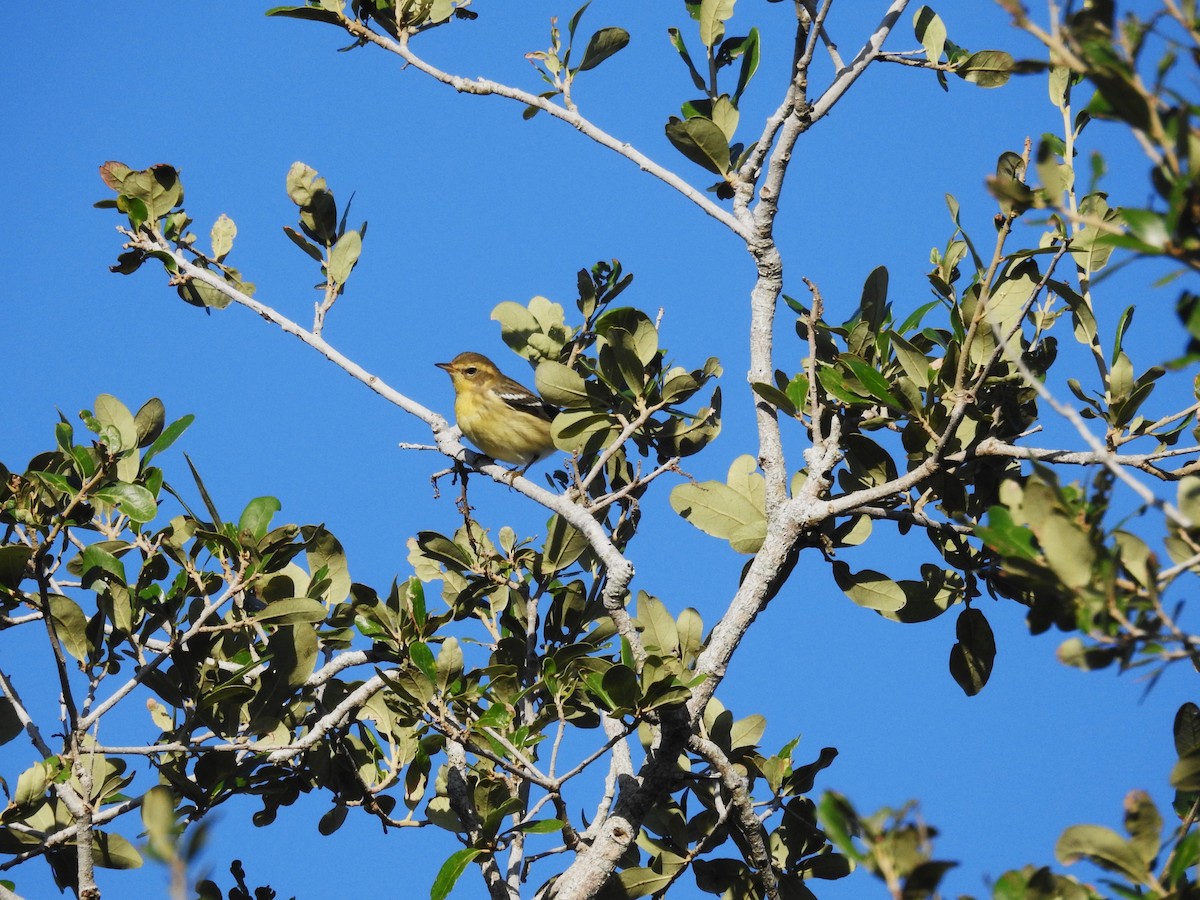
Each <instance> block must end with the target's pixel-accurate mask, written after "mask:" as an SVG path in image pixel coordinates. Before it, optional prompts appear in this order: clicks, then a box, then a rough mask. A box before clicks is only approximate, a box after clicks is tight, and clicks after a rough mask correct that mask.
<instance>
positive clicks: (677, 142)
mask: <svg viewBox="0 0 1200 900" xmlns="http://www.w3.org/2000/svg"><path fill="white" fill-rule="evenodd" d="M666 132H667V140H669V141H670V142H671V144H672V145H673V146H674V147H675V149H676V150H678V151H679V152H680V153H682V154H683V155H684V156H686V157H687V158H688V159H690V160H691V161H692V162H694V163H696V165H698V166H703V167H704V168H705V169H707V170H708V171H710V172H713V173H714V174H717V175H721V176H724V175H726V174H728V173H729V169H730V162H729V141H728V140H727V139H726V137H725V133H724V132H723V131H722V130H721V129H720V128H719V127H718V126H717V124H716V123H715V122H713V121H712V120H711V119H705V118H702V117H700V116H696V117H694V118H691V119H679V118H676V117H675V116H672V117H671V118H670V119H669V120H668V122H667V128H666Z"/></svg>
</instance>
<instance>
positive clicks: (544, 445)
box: [435, 353, 558, 467]
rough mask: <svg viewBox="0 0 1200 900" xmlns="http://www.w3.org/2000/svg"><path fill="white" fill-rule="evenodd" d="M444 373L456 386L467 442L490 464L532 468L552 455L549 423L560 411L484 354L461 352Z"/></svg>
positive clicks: (456, 410) (459, 417) (442, 365)
mask: <svg viewBox="0 0 1200 900" xmlns="http://www.w3.org/2000/svg"><path fill="white" fill-rule="evenodd" d="M435 365H436V366H437V367H438V368H439V369H445V370H446V372H447V373H448V374H449V375H450V381H451V383H452V384H453V385H454V417H455V418H456V419H457V420H458V427H459V428H460V429H462V433H463V434H464V435H465V436H466V438H467V439H468V440H469V441H470V442H471V443H472V444H474V445H475V446H476V447H478V448H479V449H480V450H482V451H483V452H484V453H486V454H487V455H488V456H490V457H492V459H498V460H500V461H501V462H506V463H512V464H513V465H515V466H524V467H529V466H530V465H532V464H533V463H535V462H537V461H538V460H539V459H544V458H545V457H547V456H549V455H550V454H551V453H553V452H554V441H553V440H552V439H551V437H550V421H551V420H552V419H553V418H554V416H555V415H556V414H557V413H558V410H557V409H555V408H554V407H553V406H551V405H550V404H549V403H547V402H546V401H545V400H543V399H542V398H541V397H539V396H538V395H537V394H535V393H533V391H530V390H528V389H527V388H525V387H523V386H522V385H520V384H518V383H517V382H515V381H513V380H512V379H511V378H509V377H508V376H506V375H505V374H504V373H503V372H501V371H500V370H499V369H498V368H496V364H495V363H493V362H492V361H491V360H490V359H488V358H487V357H486V356H484V355H482V354H480V353H460V354H458V356H456V357H454V359H452V360H451V361H450V362H448V363H435Z"/></svg>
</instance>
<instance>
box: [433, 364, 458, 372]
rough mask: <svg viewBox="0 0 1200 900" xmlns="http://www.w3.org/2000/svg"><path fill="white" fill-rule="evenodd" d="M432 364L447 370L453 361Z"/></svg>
mask: <svg viewBox="0 0 1200 900" xmlns="http://www.w3.org/2000/svg"><path fill="white" fill-rule="evenodd" d="M434 365H435V366H437V367H438V368H439V369H445V370H446V371H447V372H449V371H450V368H451V366H453V363H434Z"/></svg>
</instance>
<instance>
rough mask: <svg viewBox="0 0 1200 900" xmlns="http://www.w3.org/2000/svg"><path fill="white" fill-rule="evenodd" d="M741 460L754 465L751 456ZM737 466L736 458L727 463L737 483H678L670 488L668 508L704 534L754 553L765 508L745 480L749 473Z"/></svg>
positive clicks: (763, 530) (763, 526)
mask: <svg viewBox="0 0 1200 900" xmlns="http://www.w3.org/2000/svg"><path fill="white" fill-rule="evenodd" d="M742 459H748V460H749V463H750V465H753V464H754V460H753V457H743V458H742ZM738 466H739V461H738V460H735V461H734V464H733V465H731V466H730V478H731V479H735V478H736V479H737V480H738V482H739V484H737V485H736V486H733V485H731V484H722V483H721V482H719V481H704V482H699V483H686V484H680V485H677V486H676V487H675V488H674V489H673V490H672V491H671V508H672V509H673V510H675V512H677V513H679V515H681V516H683V518H685V519H687V521H688V522H690V523H691V524H692V525H694V526H695V527H697V528H699V529H700V530H701V531H703V532H704V533H705V534H710V535H712V536H713V537H719V538H724V539H725V540H728V541H730V543H732V544H734V549H735V550H737V551H738V552H741V553H754V552H757V550H758V548H759V547H761V546H762V541H763V538H765V537H766V533H767V517H766V510H765V506H763V504H762V501H761V498H759V497H757V496H754V495H752V493H751V492H752V491H753V490H755V489H754V488H752V487H750V486H749V481H748V480H747V479H750V478H751V476H746V477H745V478H743V477H742V476H741V475H740V474H738V473H739V472H740V471H741V470H740V469H739V468H738ZM761 478H762V476H761V475H759V476H758V480H759V481H761ZM755 483H757V482H755Z"/></svg>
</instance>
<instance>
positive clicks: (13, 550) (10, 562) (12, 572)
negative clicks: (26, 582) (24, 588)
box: [0, 544, 33, 591]
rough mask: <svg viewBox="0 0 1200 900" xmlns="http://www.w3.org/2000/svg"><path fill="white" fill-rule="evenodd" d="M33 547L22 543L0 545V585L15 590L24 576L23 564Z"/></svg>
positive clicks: (27, 560) (31, 553)
mask: <svg viewBox="0 0 1200 900" xmlns="http://www.w3.org/2000/svg"><path fill="white" fill-rule="evenodd" d="M32 555H33V548H32V547H28V546H25V545H23V544H9V545H7V546H4V547H0V587H3V588H8V589H9V590H14V591H15V590H16V589H17V587H19V586H20V584H21V581H22V580H23V579H24V577H25V565H26V563H28V562H29V558H30V557H31V556H32Z"/></svg>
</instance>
